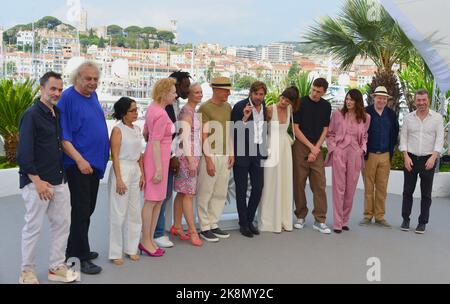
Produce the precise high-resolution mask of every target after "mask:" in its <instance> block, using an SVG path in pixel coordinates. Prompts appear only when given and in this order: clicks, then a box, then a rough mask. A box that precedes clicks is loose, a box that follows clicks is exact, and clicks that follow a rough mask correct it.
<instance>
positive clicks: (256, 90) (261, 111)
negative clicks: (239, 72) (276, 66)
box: [231, 81, 267, 238]
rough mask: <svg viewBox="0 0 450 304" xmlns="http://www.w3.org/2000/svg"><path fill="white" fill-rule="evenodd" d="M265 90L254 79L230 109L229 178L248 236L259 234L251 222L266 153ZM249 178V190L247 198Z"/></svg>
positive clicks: (240, 223)
mask: <svg viewBox="0 0 450 304" xmlns="http://www.w3.org/2000/svg"><path fill="white" fill-rule="evenodd" d="M266 94H267V86H266V84H265V83H263V82H261V81H255V82H254V83H253V84H252V85H251V88H250V94H249V97H248V98H246V99H244V100H241V101H239V102H238V103H236V104H235V105H234V107H233V111H232V112H231V120H232V121H233V123H234V129H233V132H234V137H233V142H234V155H235V156H236V158H235V162H234V167H233V178H234V183H235V185H236V206H237V210H238V214H239V227H240V229H239V231H240V232H241V234H242V235H243V236H245V237H248V238H252V237H253V236H254V235H259V230H258V227H257V226H255V224H254V223H253V222H254V219H255V214H256V210H257V209H258V205H259V202H260V200H261V195H262V190H263V187H264V167H263V166H262V164H261V160H262V159H264V158H265V157H266V156H267V145H266V140H267V138H266V133H267V126H266V124H265V122H267V109H266V106H265V103H264V99H265V97H266ZM249 178H250V184H251V194H250V197H249V198H248V200H247V188H248V179H249Z"/></svg>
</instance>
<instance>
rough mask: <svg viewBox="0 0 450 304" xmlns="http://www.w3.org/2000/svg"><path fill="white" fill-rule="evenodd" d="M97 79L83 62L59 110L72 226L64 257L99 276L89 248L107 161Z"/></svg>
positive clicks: (94, 68)
mask: <svg viewBox="0 0 450 304" xmlns="http://www.w3.org/2000/svg"><path fill="white" fill-rule="evenodd" d="M99 76H100V71H99V69H98V67H97V65H96V64H95V63H93V62H89V61H87V62H84V63H83V64H81V65H80V67H78V69H76V71H75V72H74V73H73V75H72V79H71V80H72V83H73V86H72V87H70V88H68V89H67V90H65V91H64V92H63V94H62V97H61V100H60V102H59V103H58V108H59V109H60V110H61V127H62V130H63V136H62V139H63V141H62V144H63V147H64V152H65V155H64V167H65V168H66V170H67V180H68V183H69V189H70V199H71V204H72V224H71V227H70V236H69V240H68V244H67V250H66V256H67V257H68V258H70V257H76V258H78V259H80V261H81V272H83V273H86V274H97V273H100V272H101V270H102V268H101V267H99V266H97V265H95V264H94V263H92V261H91V260H92V259H95V258H96V257H98V253H96V252H91V251H90V246H89V239H88V234H89V225H90V217H91V215H92V214H93V213H94V210H95V205H96V201H97V193H98V187H99V183H100V179H102V178H103V175H104V174H105V170H106V165H107V163H108V159H109V138H108V127H107V125H106V120H105V116H104V113H103V110H102V108H101V106H100V102H99V100H98V97H97V93H96V92H95V90H96V89H97V84H98V80H99Z"/></svg>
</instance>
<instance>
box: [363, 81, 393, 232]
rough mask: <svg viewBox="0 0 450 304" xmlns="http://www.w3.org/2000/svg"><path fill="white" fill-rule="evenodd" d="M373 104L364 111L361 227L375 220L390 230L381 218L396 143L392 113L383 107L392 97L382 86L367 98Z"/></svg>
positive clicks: (382, 216)
mask: <svg viewBox="0 0 450 304" xmlns="http://www.w3.org/2000/svg"><path fill="white" fill-rule="evenodd" d="M371 96H372V97H373V99H374V103H373V105H370V106H368V107H367V108H366V112H367V113H368V114H369V115H370V117H371V120H370V127H369V132H368V133H369V138H368V141H367V154H366V161H365V168H364V188H365V189H364V194H365V208H364V218H363V219H362V221H361V222H360V225H361V226H367V225H369V224H371V223H372V219H373V218H375V224H377V225H379V226H381V227H384V228H392V227H391V225H390V224H389V223H388V222H387V221H386V220H385V219H384V215H385V212H386V210H385V209H386V208H385V205H386V196H387V185H388V180H389V174H390V171H391V159H392V156H393V155H394V147H395V145H396V144H397V141H398V132H399V125H398V119H397V115H396V114H395V112H394V111H393V110H392V109H390V108H389V107H387V106H386V105H387V102H388V99H390V98H392V97H391V96H390V95H389V94H388V92H387V90H386V88H385V87H383V86H380V87H377V88H376V89H375V91H374V93H373V94H372V95H371Z"/></svg>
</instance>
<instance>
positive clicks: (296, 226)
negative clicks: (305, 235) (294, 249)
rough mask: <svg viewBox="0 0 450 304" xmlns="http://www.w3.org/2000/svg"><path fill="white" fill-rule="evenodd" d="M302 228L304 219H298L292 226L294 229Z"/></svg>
mask: <svg viewBox="0 0 450 304" xmlns="http://www.w3.org/2000/svg"><path fill="white" fill-rule="evenodd" d="M303 227H305V219H298V220H297V222H296V223H295V224H294V228H296V229H303Z"/></svg>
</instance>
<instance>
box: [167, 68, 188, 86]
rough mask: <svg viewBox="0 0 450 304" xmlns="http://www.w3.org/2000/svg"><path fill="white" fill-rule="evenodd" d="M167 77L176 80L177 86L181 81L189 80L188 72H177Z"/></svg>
mask: <svg viewBox="0 0 450 304" xmlns="http://www.w3.org/2000/svg"><path fill="white" fill-rule="evenodd" d="M169 77H171V78H175V79H176V80H177V84H179V83H181V81H182V80H183V79H190V78H191V74H189V72H182V71H181V70H179V71H176V72H173V73H172V74H170V75H169Z"/></svg>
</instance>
